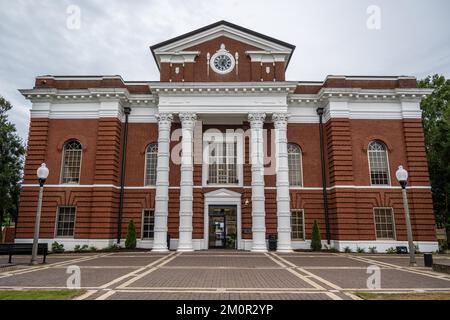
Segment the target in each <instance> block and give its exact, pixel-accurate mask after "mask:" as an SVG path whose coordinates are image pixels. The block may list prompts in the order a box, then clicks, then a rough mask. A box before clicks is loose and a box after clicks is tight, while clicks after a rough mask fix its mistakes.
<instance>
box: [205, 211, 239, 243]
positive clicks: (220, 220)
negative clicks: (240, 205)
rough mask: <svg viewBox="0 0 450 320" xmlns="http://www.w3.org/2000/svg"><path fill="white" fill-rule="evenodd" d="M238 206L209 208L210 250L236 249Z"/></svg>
mask: <svg viewBox="0 0 450 320" xmlns="http://www.w3.org/2000/svg"><path fill="white" fill-rule="evenodd" d="M236 239H237V219H236V206H209V248H222V249H236V248H237V247H236V246H237V240H236Z"/></svg>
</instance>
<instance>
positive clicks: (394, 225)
mask: <svg viewBox="0 0 450 320" xmlns="http://www.w3.org/2000/svg"><path fill="white" fill-rule="evenodd" d="M376 209H383V210H385V209H390V210H391V214H392V229H393V230H394V238H393V239H378V235H377V222H376V220H375V210H376ZM372 216H373V228H374V231H375V238H376V239H377V241H379V240H382V241H386V240H387V241H396V240H397V225H396V223H395V215H394V208H393V207H373V208H372Z"/></svg>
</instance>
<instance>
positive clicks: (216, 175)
mask: <svg viewBox="0 0 450 320" xmlns="http://www.w3.org/2000/svg"><path fill="white" fill-rule="evenodd" d="M236 183H238V179H237V142H236V141H233V142H210V143H209V163H208V184H236Z"/></svg>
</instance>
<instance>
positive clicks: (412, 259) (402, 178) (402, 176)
mask: <svg viewBox="0 0 450 320" xmlns="http://www.w3.org/2000/svg"><path fill="white" fill-rule="evenodd" d="M395 176H396V177H397V180H398V182H399V183H400V185H401V186H402V196H403V208H404V211H405V223H406V233H407V236H408V247H409V265H410V266H411V267H415V266H416V256H415V253H416V248H415V247H414V242H413V235H412V228H411V218H410V215H409V205H408V194H407V193H406V185H407V183H408V171H406V170H405V169H404V168H403V166H399V167H398V169H397V172H396V173H395Z"/></svg>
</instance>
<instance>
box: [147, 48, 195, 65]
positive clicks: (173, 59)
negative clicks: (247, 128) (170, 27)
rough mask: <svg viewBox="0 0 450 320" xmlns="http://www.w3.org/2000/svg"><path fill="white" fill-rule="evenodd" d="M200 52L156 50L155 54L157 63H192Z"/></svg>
mask: <svg viewBox="0 0 450 320" xmlns="http://www.w3.org/2000/svg"><path fill="white" fill-rule="evenodd" d="M199 54H200V51H170V52H160V51H156V52H155V56H156V57H157V58H158V64H159V63H161V62H162V63H194V62H195V58H196V57H197V56H198V55H199Z"/></svg>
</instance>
